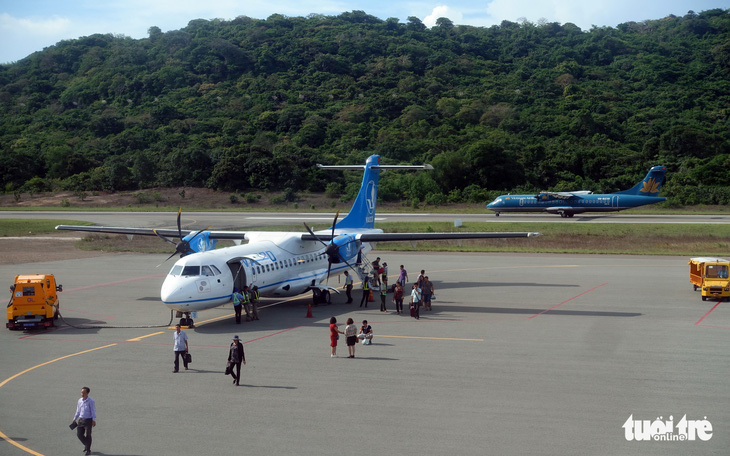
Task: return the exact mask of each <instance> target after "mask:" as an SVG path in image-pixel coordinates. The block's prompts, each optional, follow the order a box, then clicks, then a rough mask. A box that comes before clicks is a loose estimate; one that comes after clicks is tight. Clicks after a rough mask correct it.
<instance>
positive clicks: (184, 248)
mask: <svg viewBox="0 0 730 456" xmlns="http://www.w3.org/2000/svg"><path fill="white" fill-rule="evenodd" d="M181 214H182V208H180V209H178V211H177V233H178V235H179V237H180V242H175V241H173V240H172V239H170V238H168V237H165V236H163V235H161V234H160V233H158V232H157V231H156V230H154V229H153V230H152V232H154V233H155V234H156V235H157V237H159V238H160V239H162V240H164V241H167V242H169V243H170V244H173V245H174V246H175V251H174V252H172V254H171V255H170V256H169V257H167V258H166V259H165V261H167V260H169V259H170V258H172V257H174V256H175V255H177V254H180V256H181V257H182V256H185V255H190V254H191V253H195V250H193V248H192V247H190V241H192V240H193V239H195V238H196V237H197V236H198V235H199V234H200V233H202V232H203V231H206V230H209V229H210V228H211V227H207V228H203V229H202V230H200V231H198V232H197V233H195V234H194V235H193V236H191V237H190V238H189V239H184V237H183V234H182V226H181V225H180V215H181ZM165 261H163V262H162V263H164V262H165ZM162 263H160V265H161V264H162Z"/></svg>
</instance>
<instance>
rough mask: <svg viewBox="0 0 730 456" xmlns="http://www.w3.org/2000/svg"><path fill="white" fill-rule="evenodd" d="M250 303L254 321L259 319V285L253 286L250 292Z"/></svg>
mask: <svg viewBox="0 0 730 456" xmlns="http://www.w3.org/2000/svg"><path fill="white" fill-rule="evenodd" d="M248 295H249V301H251V318H253V319H254V320H258V319H259V297H260V296H259V287H258V286H257V285H253V286H252V287H251V288H250V290H249V292H248Z"/></svg>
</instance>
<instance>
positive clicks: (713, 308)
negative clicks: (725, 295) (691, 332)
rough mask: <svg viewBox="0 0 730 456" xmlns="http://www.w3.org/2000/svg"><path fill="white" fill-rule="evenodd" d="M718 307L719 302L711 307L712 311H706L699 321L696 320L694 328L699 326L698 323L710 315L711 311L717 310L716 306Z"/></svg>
mask: <svg viewBox="0 0 730 456" xmlns="http://www.w3.org/2000/svg"><path fill="white" fill-rule="evenodd" d="M719 305H720V301H717V304H715V305H714V306H713V307H712V309H710V310H708V311H707V313H706V314H704V315H703V316H702V318H700V319H699V320H697V323H695V326H699V325H700V323H702V320H704V319H705V318H706V317H707V316H708V315H710V314H711V313H712V311H713V310H715V309H717V306H719Z"/></svg>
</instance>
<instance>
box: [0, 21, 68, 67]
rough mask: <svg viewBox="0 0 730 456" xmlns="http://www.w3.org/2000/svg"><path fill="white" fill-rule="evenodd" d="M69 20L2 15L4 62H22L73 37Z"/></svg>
mask: <svg viewBox="0 0 730 456" xmlns="http://www.w3.org/2000/svg"><path fill="white" fill-rule="evenodd" d="M72 32H73V27H72V23H71V21H70V20H69V19H67V18H64V17H59V16H52V17H50V18H43V19H31V18H18V17H14V16H11V15H10V14H7V13H0V42H1V43H2V46H3V48H4V50H3V52H2V55H3V59H2V60H3V61H1V62H0V63H8V62H12V61H16V60H20V59H22V58H24V57H27V56H28V55H30V54H32V53H33V52H35V51H39V50H41V49H43V48H45V47H48V46H51V45H53V44H56V43H57V42H58V41H60V40H63V39H66V38H69V37H71V36H72V35H73V33H72Z"/></svg>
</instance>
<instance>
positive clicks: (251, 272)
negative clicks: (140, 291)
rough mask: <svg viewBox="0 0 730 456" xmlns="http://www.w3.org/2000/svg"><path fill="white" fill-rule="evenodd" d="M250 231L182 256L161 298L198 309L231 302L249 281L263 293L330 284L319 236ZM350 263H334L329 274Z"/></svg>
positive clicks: (289, 292) (270, 294)
mask: <svg viewBox="0 0 730 456" xmlns="http://www.w3.org/2000/svg"><path fill="white" fill-rule="evenodd" d="M378 231H380V230H378ZM263 235H265V236H266V238H265V239H264V238H263ZM249 237H250V239H249V240H250V242H249V243H248V244H244V245H236V246H232V247H225V248H220V249H216V250H210V251H205V252H198V253H194V254H192V255H187V256H185V257H183V258H181V259H179V260H178V261H177V262H176V263H175V265H174V266H173V267H172V269H171V270H170V272H169V274H168V275H167V277H166V278H165V280H164V282H163V284H162V288H161V290H160V297H161V299H162V302H163V303H164V304H165V305H166V306H167V307H169V308H170V309H173V310H176V311H180V312H196V311H200V310H205V309H211V308H214V307H218V306H220V305H223V304H226V303H228V302H230V300H231V294H232V293H233V290H234V288H238V289H243V287H244V286H246V285H248V286H253V285H255V286H257V287H258V291H259V294H260V296H261V297H290V296H296V295H299V294H302V293H305V292H307V291H309V290H312V289H315V288H327V287H326V286H322V285H320V284H321V283H322V282H324V281H325V280H326V279H327V267H328V265H329V263H328V259H327V255H326V254H325V253H324V252H323V249H322V244H320V243H319V242H316V241H302V240H301V239H300V233H271V232H266V233H262V236H257V233H250V235H249ZM362 250H363V253H367V252H368V251H370V245H369V244H367V243H364V244H363V249H362ZM347 268H348V266H347V265H346V264H344V263H335V264H333V265H332V267H331V271H330V275H331V276H334V275H338V274H341V273H342V272H344V271H345V270H346V269H347ZM330 280H333V278H332V277H330Z"/></svg>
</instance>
